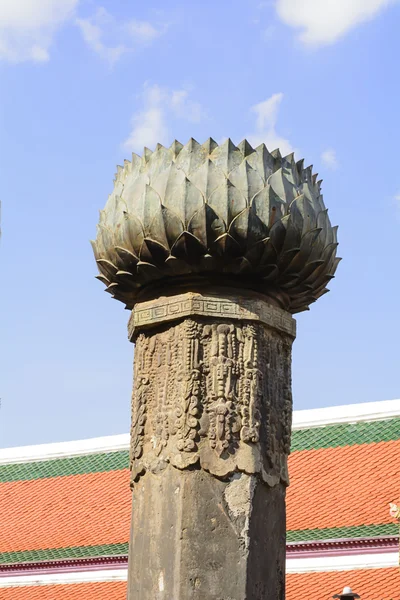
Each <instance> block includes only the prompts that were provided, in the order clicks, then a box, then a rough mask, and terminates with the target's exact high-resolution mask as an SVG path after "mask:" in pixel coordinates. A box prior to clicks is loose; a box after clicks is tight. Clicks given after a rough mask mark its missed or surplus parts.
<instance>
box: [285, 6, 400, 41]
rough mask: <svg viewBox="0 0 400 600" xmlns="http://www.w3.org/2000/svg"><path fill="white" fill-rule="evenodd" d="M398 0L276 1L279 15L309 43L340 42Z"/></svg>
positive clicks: (302, 39)
mask: <svg viewBox="0 0 400 600" xmlns="http://www.w3.org/2000/svg"><path fill="white" fill-rule="evenodd" d="M397 1H398V0H276V12H277V14H278V17H279V18H280V19H281V20H282V21H283V22H284V23H285V24H286V25H289V26H291V27H294V28H296V29H299V30H300V33H299V39H300V41H301V42H303V43H304V44H306V45H308V46H322V45H326V44H332V43H334V42H336V41H337V40H338V39H339V38H340V37H342V36H343V35H345V34H346V33H347V32H348V31H350V30H351V29H353V28H354V27H356V26H357V25H359V24H360V23H364V22H366V21H370V20H371V19H373V18H374V17H376V16H377V15H378V13H379V12H381V11H382V10H384V9H385V8H386V7H388V6H389V5H391V4H394V3H396V2H397Z"/></svg>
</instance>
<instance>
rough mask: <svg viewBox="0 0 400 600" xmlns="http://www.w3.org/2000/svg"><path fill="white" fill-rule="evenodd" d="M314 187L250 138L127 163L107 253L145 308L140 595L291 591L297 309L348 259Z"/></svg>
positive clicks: (138, 391)
mask: <svg viewBox="0 0 400 600" xmlns="http://www.w3.org/2000/svg"><path fill="white" fill-rule="evenodd" d="M316 179H317V176H316V175H313V174H312V169H311V167H307V168H304V167H303V161H299V162H297V163H296V162H295V161H294V157H293V154H290V155H288V156H286V157H282V156H281V154H280V152H279V150H275V151H273V152H272V153H270V152H268V150H267V148H266V147H265V145H264V144H261V145H260V146H258V147H257V148H255V149H254V148H252V147H251V146H250V144H249V143H248V142H247V141H246V140H244V141H243V142H242V143H241V144H239V145H238V146H235V145H234V144H233V143H232V142H231V140H227V142H226V143H224V144H222V145H220V146H218V144H217V143H216V142H214V141H213V140H212V139H209V140H208V141H207V142H205V143H204V144H202V145H200V144H198V143H197V142H196V141H195V140H193V139H192V140H190V141H189V143H188V144H186V145H185V146H183V145H182V144H180V143H179V142H174V143H173V144H172V146H171V147H170V148H164V147H163V146H161V145H160V144H159V145H157V148H156V150H155V152H151V151H150V150H148V149H145V151H144V154H143V157H142V158H140V157H139V156H137V155H135V154H134V155H133V156H132V162H129V161H125V164H124V167H119V168H118V173H117V176H116V179H115V186H114V191H113V192H112V194H111V195H110V197H109V199H108V202H107V205H106V207H105V210H104V211H101V214H100V223H99V225H98V231H97V238H96V241H95V242H93V250H94V253H95V257H96V261H97V265H98V268H99V271H100V275H99V276H98V278H99V279H100V280H101V281H102V282H103V283H105V285H106V291H107V292H109V293H110V294H111V295H112V296H113V297H114V298H116V299H118V300H120V301H122V302H124V303H125V305H126V307H127V308H129V309H133V313H132V316H131V319H130V323H129V337H130V339H131V340H132V341H134V342H135V344H136V348H135V359H134V363H135V364H134V389H133V396H132V426H131V473H132V477H131V485H132V489H133V515H132V528H131V544H130V559H129V583H128V589H129V591H128V598H129V600H284V596H285V591H284V579H285V529H286V524H285V486H286V485H287V484H288V473H287V455H288V453H289V449H290V433H291V414H292V398H291V346H292V342H293V339H294V337H295V323H294V321H293V319H292V317H291V313H292V314H294V313H297V312H300V311H303V310H307V309H308V307H309V305H310V304H311V303H313V302H315V301H316V300H317V299H318V298H319V297H320V296H322V295H323V294H324V293H326V292H327V291H328V290H327V288H326V285H327V284H328V282H329V281H330V280H331V279H332V278H333V277H334V274H335V271H336V267H337V265H338V262H339V260H340V259H339V258H337V257H336V248H337V239H336V229H337V228H336V227H332V226H331V223H330V220H329V218H328V215H327V210H326V208H325V206H324V203H323V199H322V195H321V190H320V182H317V180H316Z"/></svg>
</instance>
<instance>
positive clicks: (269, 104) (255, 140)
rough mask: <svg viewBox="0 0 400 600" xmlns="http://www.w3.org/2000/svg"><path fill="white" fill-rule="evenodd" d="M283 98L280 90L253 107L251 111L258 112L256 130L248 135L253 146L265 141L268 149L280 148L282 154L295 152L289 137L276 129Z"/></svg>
mask: <svg viewBox="0 0 400 600" xmlns="http://www.w3.org/2000/svg"><path fill="white" fill-rule="evenodd" d="M282 99H283V94H282V92H280V93H278V94H273V95H272V96H271V97H270V98H268V99H267V100H264V101H263V102H259V103H258V104H255V105H254V106H252V107H251V111H252V112H253V113H255V114H256V125H255V130H254V132H253V133H250V134H249V135H247V136H246V137H247V139H248V141H249V142H250V144H252V146H258V145H259V144H262V143H264V144H265V145H266V146H267V148H268V150H270V151H271V150H275V149H276V148H279V150H280V151H281V153H282V155H285V154H289V153H290V152H293V147H292V144H291V143H290V142H289V140H288V139H286V138H284V137H283V136H281V135H280V134H279V133H278V132H277V131H276V123H277V120H278V112H279V107H280V104H281V102H282Z"/></svg>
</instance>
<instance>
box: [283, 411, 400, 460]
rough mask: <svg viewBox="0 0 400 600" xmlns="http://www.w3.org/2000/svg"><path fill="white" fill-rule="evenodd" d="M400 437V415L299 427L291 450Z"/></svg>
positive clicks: (368, 442)
mask: <svg viewBox="0 0 400 600" xmlns="http://www.w3.org/2000/svg"><path fill="white" fill-rule="evenodd" d="M399 439H400V417H397V418H395V419H387V420H386V421H367V422H361V423H337V424H333V425H325V426H323V427H309V428H308V429H297V430H295V431H294V432H293V434H292V444H291V451H292V452H298V451H301V450H319V449H321V448H338V447H340V446H359V445H361V444H374V443H378V442H390V441H394V440H399Z"/></svg>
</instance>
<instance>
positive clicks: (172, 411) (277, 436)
mask: <svg viewBox="0 0 400 600" xmlns="http://www.w3.org/2000/svg"><path fill="white" fill-rule="evenodd" d="M130 335H131V338H132V340H133V341H135V343H136V347H135V360H134V390H133V398H132V429H131V473H132V489H133V515H132V529H131V542H130V557H129V582H128V590H129V591H128V598H129V600H156V599H165V600H189V599H190V600H192V599H193V600H195V599H196V600H201V599H204V600H206V599H207V600H245V599H246V600H258V599H260V600H261V598H262V599H263V600H264V599H271V600H283V599H284V597H285V595H284V594H285V592H284V577H285V529H286V526H285V487H286V485H287V484H288V475H287V455H288V453H289V448H290V429H291V412H292V401H291V345H292V342H293V339H294V335H295V329H294V321H293V319H292V317H291V316H290V315H289V314H288V313H286V312H284V311H282V310H281V309H278V308H276V307H273V306H271V305H269V304H267V303H266V302H265V301H264V300H262V299H261V298H260V297H257V296H247V297H241V298H239V297H235V296H230V295H229V294H225V295H224V296H223V297H221V296H218V295H217V294H209V295H205V294H201V293H188V294H181V295H178V296H172V297H168V298H159V299H157V300H154V301H150V302H144V303H141V304H138V305H136V307H135V309H134V311H133V314H132V317H131V321H130Z"/></svg>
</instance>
